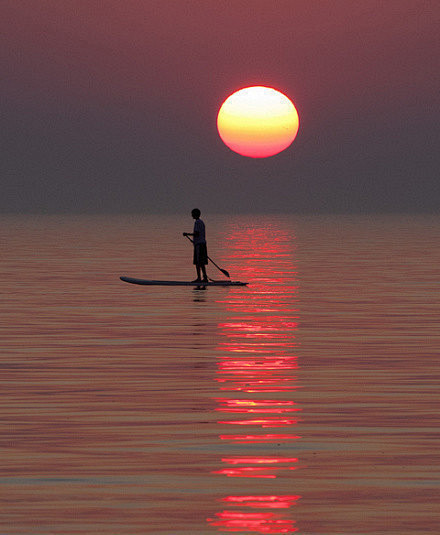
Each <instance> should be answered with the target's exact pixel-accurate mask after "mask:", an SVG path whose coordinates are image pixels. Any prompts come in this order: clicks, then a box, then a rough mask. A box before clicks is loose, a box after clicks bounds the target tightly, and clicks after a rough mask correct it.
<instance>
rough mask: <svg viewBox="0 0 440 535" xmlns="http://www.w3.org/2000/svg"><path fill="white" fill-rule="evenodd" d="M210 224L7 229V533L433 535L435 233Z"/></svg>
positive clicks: (412, 221)
mask: <svg viewBox="0 0 440 535" xmlns="http://www.w3.org/2000/svg"><path fill="white" fill-rule="evenodd" d="M205 222H206V224H207V230H208V246H209V253H210V256H211V257H212V258H213V259H214V260H216V262H217V263H218V264H219V265H220V266H221V267H223V268H226V269H228V270H229V271H230V273H231V275H232V277H233V278H234V279H235V280H247V281H249V282H250V285H249V287H248V288H207V289H206V290H199V289H194V288H191V287H189V288H188V287H183V288H182V287H181V288H169V287H152V288H148V287H139V286H132V285H128V284H125V283H123V282H120V281H119V279H118V277H119V275H121V274H126V275H130V276H138V277H145V278H164V279H169V278H171V279H173V278H179V279H190V278H193V277H194V273H193V268H192V265H191V246H190V244H188V242H187V241H186V240H185V239H184V238H183V237H182V236H181V232H182V231H184V230H186V231H190V230H191V228H192V223H191V219H190V218H189V217H168V218H162V217H161V218H158V217H154V218H153V217H145V218H141V217H138V218H136V217H88V216H83V217H49V216H47V217H44V216H41V217H12V216H11V217H3V218H2V219H1V225H0V233H1V244H2V257H1V261H0V285H1V309H0V328H1V342H0V344H1V357H0V365H1V383H0V387H1V396H0V404H1V411H0V415H1V420H0V441H1V442H0V445H1V457H0V459H1V461H0V483H1V486H0V495H1V500H2V505H1V509H0V533H1V534H2V535H3V534H8V535H9V534H37V533H38V534H63V535H66V534H68V535H70V534H90V535H97V534H106V535H113V534H114V535H135V534H175V535H184V534H185V535H200V534H207V535H208V534H215V533H239V534H240V533H242V534H290V533H294V532H296V533H301V534H368V535H376V534H377V535H379V534H384V533H385V534H387V535H388V534H396V535H405V534H409V533H411V534H414V533H417V534H424V533H426V534H427V533H438V526H439V524H440V515H439V514H438V510H439V506H438V504H439V501H440V488H439V468H438V467H439V461H440V454H439V448H440V437H439V434H440V432H439V430H440V427H439V424H440V422H439V420H440V418H439V410H438V390H439V378H440V364H439V265H440V250H439V248H438V244H439V243H440V219H439V218H435V217H433V216H423V217H422V216H417V217H401V216H389V217H383V216H374V217H349V216H346V217H345V216H344V217H343V216H339V217H299V216H296V217H269V216H246V217H220V216H216V217H206V218H205ZM209 274H210V275H211V276H212V277H214V276H215V277H217V275H219V274H218V273H216V271H215V269H214V268H213V267H212V268H210V271H209Z"/></svg>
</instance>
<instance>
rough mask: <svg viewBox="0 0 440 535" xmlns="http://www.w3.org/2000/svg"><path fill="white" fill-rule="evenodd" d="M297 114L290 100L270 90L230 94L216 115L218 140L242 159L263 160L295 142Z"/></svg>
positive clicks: (250, 88)
mask: <svg viewBox="0 0 440 535" xmlns="http://www.w3.org/2000/svg"><path fill="white" fill-rule="evenodd" d="M298 127H299V118H298V113H297V111H296V109H295V106H294V105H293V103H292V101H291V100H290V99H288V98H287V97H286V96H285V95H283V93H280V91H277V90H275V89H272V88H271V87H264V86H253V87H245V88H244V89H240V90H239V91H236V92H235V93H233V94H232V95H230V96H229V97H228V98H227V99H226V100H225V101H224V102H223V104H222V106H221V108H220V110H219V112H218V116H217V128H218V132H219V134H220V137H221V139H222V140H223V142H224V143H225V145H227V146H228V147H229V148H230V149H231V150H233V151H234V152H238V154H241V155H242V156H249V157H251V158H266V157H268V156H273V155H274V154H278V153H279V152H281V151H283V150H284V149H286V148H287V147H288V146H289V145H290V144H291V143H292V141H293V140H294V139H295V137H296V134H297V132H298Z"/></svg>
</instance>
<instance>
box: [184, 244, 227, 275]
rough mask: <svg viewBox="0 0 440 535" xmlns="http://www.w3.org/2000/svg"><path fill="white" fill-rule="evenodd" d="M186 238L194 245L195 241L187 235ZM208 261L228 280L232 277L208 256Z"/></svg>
mask: <svg viewBox="0 0 440 535" xmlns="http://www.w3.org/2000/svg"><path fill="white" fill-rule="evenodd" d="M185 237H186V238H188V240H189V241H190V242H191V243H194V241H193V240H192V239H191V238H190V237H189V236H188V235H187V234H185ZM208 260H209V261H210V262H211V264H214V266H215V267H216V268H217V269H218V270H219V271H221V272H222V273H223V275H226V277H228V279H230V278H231V276H230V275H229V273H228V272H227V271H226V269H222V268H221V267H219V266H218V265H217V264H216V263H215V262H214V260H213V259H212V258H209V256H208Z"/></svg>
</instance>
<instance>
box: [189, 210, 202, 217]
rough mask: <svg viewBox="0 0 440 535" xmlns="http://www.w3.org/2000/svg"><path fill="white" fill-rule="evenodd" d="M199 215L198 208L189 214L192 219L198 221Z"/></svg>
mask: <svg viewBox="0 0 440 535" xmlns="http://www.w3.org/2000/svg"><path fill="white" fill-rule="evenodd" d="M200 214H201V212H200V210H199V209H198V208H194V210H192V212H191V215H192V216H193V218H194V219H199V217H200Z"/></svg>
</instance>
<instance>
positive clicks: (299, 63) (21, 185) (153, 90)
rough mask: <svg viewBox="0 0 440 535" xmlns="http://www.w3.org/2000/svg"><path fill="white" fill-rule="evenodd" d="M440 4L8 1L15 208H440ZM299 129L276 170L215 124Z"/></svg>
mask: <svg viewBox="0 0 440 535" xmlns="http://www.w3.org/2000/svg"><path fill="white" fill-rule="evenodd" d="M439 15H440V2H439V1H438V0H432V1H429V0H428V1H421V0H381V1H376V0H363V1H359V0H332V1H329V0H318V1H314V0H99V1H97V0H1V2H0V62H1V69H0V73H1V74H0V99H1V100H0V102H1V121H2V128H1V136H2V144H1V145H2V154H1V163H0V173H1V174H0V180H1V187H0V209H1V211H2V212H60V211H67V212H145V213H151V212H168V213H173V212H185V211H188V210H190V209H191V208H193V207H194V206H196V205H197V206H199V207H200V208H201V209H202V211H203V212H204V213H206V212H233V213H237V212H241V211H243V212H252V211H262V210H264V211H268V212H274V211H275V212H276V211H281V212H316V211H321V212H322V211H324V212H333V211H336V212H357V211H362V212H367V211H393V212H396V211H406V212H420V211H433V210H435V209H437V208H438V207H439V199H440V187H439V160H440V157H439V154H440V150H439V149H440V143H439V141H440V136H439V118H440V117H439V115H440V106H439V104H440V94H439V70H440V67H439V50H440V38H439V34H440V32H439V23H440V16H439ZM248 85H268V86H272V87H275V88H277V89H279V90H280V91H282V92H284V93H285V94H286V95H288V96H289V97H290V98H291V99H292V100H293V101H294V103H295V105H296V107H297V109H298V112H299V115H300V130H299V133H298V136H297V138H296V140H295V141H294V142H293V144H292V145H291V146H290V147H289V148H288V149H287V150H286V151H284V152H282V153H281V154H279V155H277V156H274V157H271V158H267V159H251V158H246V157H243V156H239V155H238V154H236V153H234V152H232V151H231V150H229V149H228V148H227V147H226V146H225V145H224V144H223V142H222V141H221V140H220V138H219V136H218V133H217V129H216V117H217V112H218V109H219V107H220V105H221V104H222V102H223V101H224V99H225V98H226V97H227V96H228V95H229V94H230V93H232V92H233V91H235V90H237V89H240V88H242V87H246V86H248Z"/></svg>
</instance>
